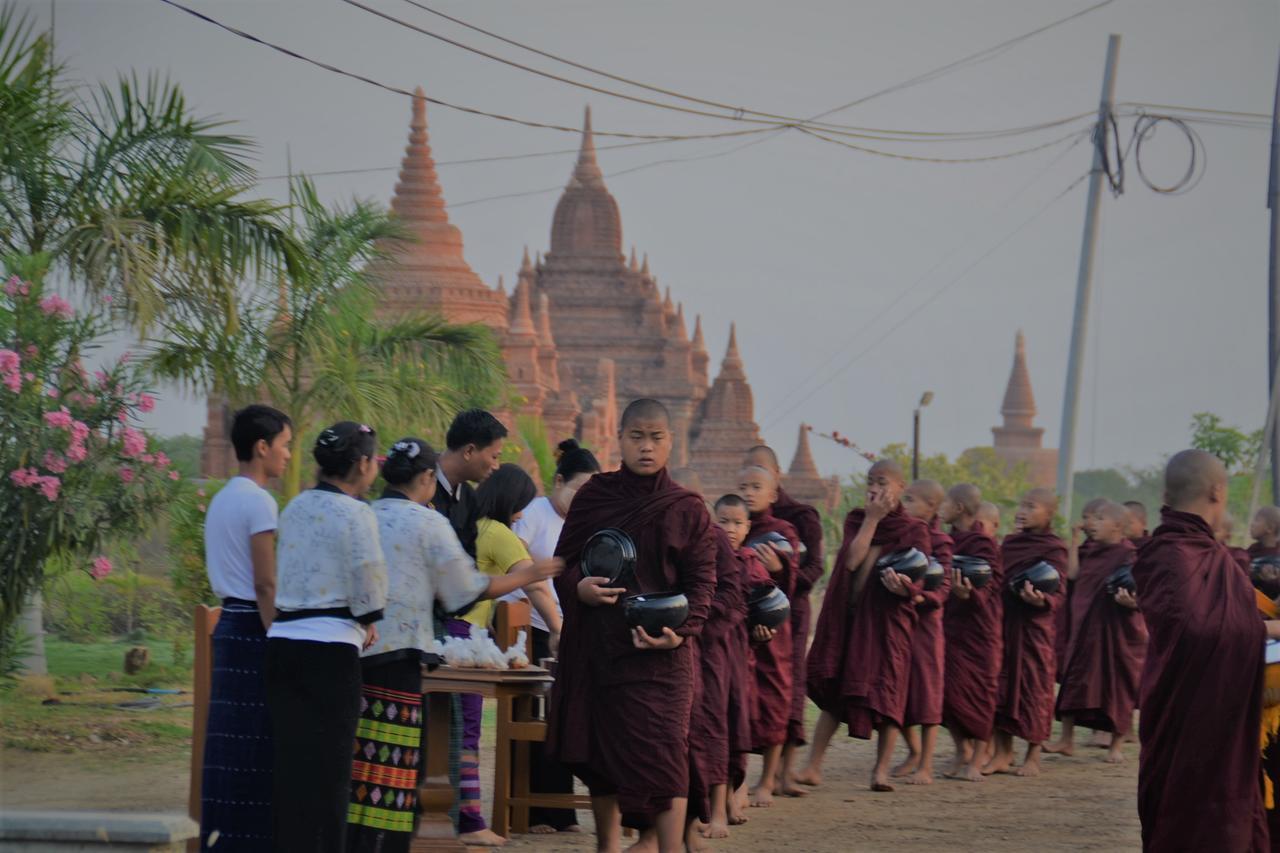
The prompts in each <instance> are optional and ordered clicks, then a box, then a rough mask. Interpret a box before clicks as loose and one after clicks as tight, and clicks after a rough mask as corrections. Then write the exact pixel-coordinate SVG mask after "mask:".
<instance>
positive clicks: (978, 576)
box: [951, 554, 992, 589]
mask: <svg viewBox="0 0 1280 853" xmlns="http://www.w3.org/2000/svg"><path fill="white" fill-rule="evenodd" d="M951 566H952V568H956V569H959V570H960V577H962V578H964V579H965V580H967V581H968V582H969V584H970V586H972V587H973V588H974V589H982V588H983V587H984V586H986V585H987V584H989V583H991V575H992V572H991V564H990V563H988V562H987V561H986V560H984V559H982V558H981V557H970V556H968V555H966V554H956V555H955V556H954V557H952V558H951Z"/></svg>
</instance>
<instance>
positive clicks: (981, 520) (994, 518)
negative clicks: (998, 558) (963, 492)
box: [973, 501, 1000, 545]
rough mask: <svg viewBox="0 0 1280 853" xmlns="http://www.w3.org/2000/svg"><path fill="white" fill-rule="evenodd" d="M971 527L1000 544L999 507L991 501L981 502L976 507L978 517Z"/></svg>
mask: <svg viewBox="0 0 1280 853" xmlns="http://www.w3.org/2000/svg"><path fill="white" fill-rule="evenodd" d="M973 526H974V528H975V529H976V530H978V531H979V532H980V533H985V534H986V535H987V536H990V537H991V538H992V539H994V540H995V541H996V544H997V545H998V544H999V543H1000V507H998V506H996V505H995V504H993V503H992V502H991V501H983V502H982V503H981V504H979V505H978V516H977V518H975V519H974V522H973Z"/></svg>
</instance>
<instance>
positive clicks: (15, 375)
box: [4, 370, 22, 394]
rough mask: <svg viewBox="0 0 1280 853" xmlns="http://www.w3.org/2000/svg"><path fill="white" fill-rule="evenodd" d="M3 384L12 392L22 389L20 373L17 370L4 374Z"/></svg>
mask: <svg viewBox="0 0 1280 853" xmlns="http://www.w3.org/2000/svg"><path fill="white" fill-rule="evenodd" d="M4 385H5V387H6V388H8V389H9V390H10V391H12V392H13V393H15V394H17V393H18V392H19V391H21V390H22V374H21V373H19V372H18V371H16V370H15V371H14V372H12V373H6V374H5V375H4Z"/></svg>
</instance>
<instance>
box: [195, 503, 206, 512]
mask: <svg viewBox="0 0 1280 853" xmlns="http://www.w3.org/2000/svg"><path fill="white" fill-rule="evenodd" d="M196 509H198V510H200V511H201V512H204V511H205V505H204V504H196Z"/></svg>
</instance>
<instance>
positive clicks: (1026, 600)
mask: <svg viewBox="0 0 1280 853" xmlns="http://www.w3.org/2000/svg"><path fill="white" fill-rule="evenodd" d="M1057 511H1058V498H1057V496H1056V495H1055V494H1054V493H1053V491H1052V490H1050V489H1032V490H1031V491H1029V492H1027V493H1026V494H1025V495H1024V496H1023V497H1022V500H1021V501H1020V502H1019V503H1018V512H1017V514H1016V515H1015V516H1014V527H1015V528H1016V530H1017V532H1016V533H1012V534H1010V535H1008V536H1006V537H1005V538H1004V544H1003V545H1002V546H1001V550H1000V561H1001V563H1002V564H1003V566H1004V574H1005V578H1006V579H1012V578H1013V577H1015V576H1016V575H1017V574H1018V573H1019V572H1021V571H1022V570H1023V569H1027V568H1030V567H1031V566H1034V565H1035V564H1036V563H1039V562H1041V561H1043V562H1046V563H1048V564H1049V565H1051V566H1053V567H1054V568H1055V569H1057V571H1058V574H1059V575H1060V576H1061V580H1060V582H1059V584H1058V589H1057V591H1056V592H1054V593H1053V594H1052V595H1045V594H1044V593H1042V592H1040V591H1039V590H1037V589H1035V588H1034V587H1032V586H1031V582H1030V581H1027V582H1026V583H1023V584H1022V585H1021V587H1020V588H1019V589H1017V590H1011V589H1009V586H1008V582H1007V581H1006V583H1005V585H1004V587H1003V590H1002V594H1003V596H1004V600H1003V606H1004V620H1003V624H1004V647H1003V650H1002V656H1003V661H1002V663H1001V668H1000V686H999V689H998V691H997V694H996V735H995V750H994V754H993V755H992V756H991V760H990V761H989V762H988V763H987V766H986V767H984V768H982V772H983V773H984V774H987V775H990V774H992V773H1004V772H1007V771H1008V770H1009V768H1010V767H1012V766H1013V739H1014V737H1020V738H1022V739H1023V740H1025V741H1026V742H1027V755H1026V758H1025V760H1024V761H1023V762H1022V766H1021V767H1019V768H1018V769H1017V771H1016V775H1018V776H1038V775H1040V748H1041V744H1043V743H1044V742H1045V741H1046V740H1047V739H1048V738H1049V733H1050V731H1051V729H1052V728H1053V677H1054V668H1055V659H1054V653H1053V642H1054V611H1055V610H1057V609H1058V608H1060V607H1062V600H1063V588H1064V587H1065V586H1066V571H1067V546H1066V545H1065V544H1064V543H1063V541H1062V540H1061V539H1059V538H1058V537H1057V535H1055V534H1054V532H1053V516H1054V513H1056V512H1057Z"/></svg>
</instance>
